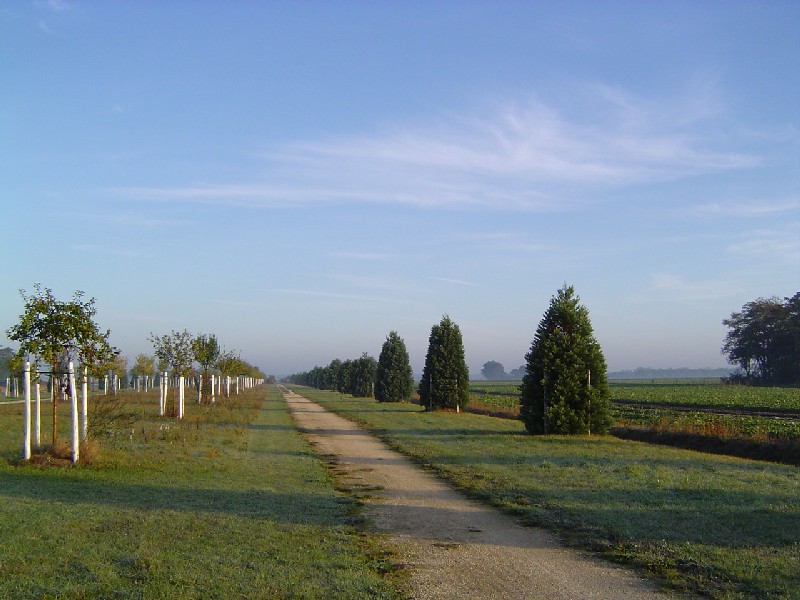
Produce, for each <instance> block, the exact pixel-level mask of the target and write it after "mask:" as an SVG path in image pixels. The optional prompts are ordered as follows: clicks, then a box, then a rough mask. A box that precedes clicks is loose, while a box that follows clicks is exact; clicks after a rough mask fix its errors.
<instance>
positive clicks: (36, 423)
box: [33, 376, 42, 450]
mask: <svg viewBox="0 0 800 600" xmlns="http://www.w3.org/2000/svg"><path fill="white" fill-rule="evenodd" d="M34 389H35V390H36V397H35V404H34V413H33V446H34V448H36V449H37V450H39V449H40V448H41V447H42V392H41V389H40V386H39V377H38V376H37V377H36V387H35V388H34Z"/></svg>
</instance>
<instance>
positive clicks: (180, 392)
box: [178, 375, 184, 419]
mask: <svg viewBox="0 0 800 600" xmlns="http://www.w3.org/2000/svg"><path fill="white" fill-rule="evenodd" d="M183 383H184V378H183V375H181V376H180V377H178V418H179V419H182V418H183Z"/></svg>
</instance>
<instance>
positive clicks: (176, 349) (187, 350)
mask: <svg viewBox="0 0 800 600" xmlns="http://www.w3.org/2000/svg"><path fill="white" fill-rule="evenodd" d="M148 339H149V340H150V342H151V343H152V344H153V349H154V350H155V355H156V358H157V359H158V360H159V368H164V369H170V370H171V371H172V374H173V375H178V376H180V375H184V376H185V375H188V374H189V372H190V370H191V368H192V362H193V361H194V351H193V349H192V342H193V341H194V337H193V336H192V334H191V333H189V332H188V331H187V330H185V329H184V330H183V331H175V330H173V331H172V333H169V334H164V335H161V336H158V335H154V334H152V333H151V334H150V337H149V338H148Z"/></svg>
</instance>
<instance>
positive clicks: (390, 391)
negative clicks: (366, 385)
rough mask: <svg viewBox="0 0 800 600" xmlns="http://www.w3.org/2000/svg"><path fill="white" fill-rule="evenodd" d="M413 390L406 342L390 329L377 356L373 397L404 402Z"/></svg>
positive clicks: (384, 400)
mask: <svg viewBox="0 0 800 600" xmlns="http://www.w3.org/2000/svg"><path fill="white" fill-rule="evenodd" d="M413 392H414V379H413V374H412V371H411V364H410V362H409V358H408V351H407V350H406V344H405V342H404V341H403V338H401V337H400V336H399V335H398V334H397V332H396V331H391V332H389V335H388V336H387V337H386V341H385V342H384V343H383V347H382V348H381V353H380V356H378V368H377V371H376V374H375V399H376V400H378V401H379V402H404V401H406V400H408V399H409V398H411V394H412V393H413Z"/></svg>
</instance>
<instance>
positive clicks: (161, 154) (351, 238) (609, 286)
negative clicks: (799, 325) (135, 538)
mask: <svg viewBox="0 0 800 600" xmlns="http://www.w3.org/2000/svg"><path fill="white" fill-rule="evenodd" d="M0 56H1V57H2V60H0V89H2V93H0V182H1V183H0V195H1V196H2V206H3V212H2V214H3V219H2V221H3V225H4V226H3V234H2V238H3V241H4V244H3V247H4V248H5V251H4V252H3V255H4V260H3V271H2V272H3V276H2V277H3V284H2V286H0V316H2V321H4V323H5V324H4V325H3V328H2V329H3V331H5V329H7V327H9V326H11V325H12V324H13V323H14V322H16V319H17V317H18V315H19V314H20V312H21V309H22V301H21V298H20V296H19V293H18V290H19V289H20V288H23V289H26V290H31V289H32V287H33V284H34V283H36V282H39V283H41V284H42V285H44V286H45V287H50V288H52V289H53V290H54V292H55V293H56V295H58V296H60V297H63V298H64V299H67V298H68V297H69V296H70V295H71V294H72V292H73V291H74V290H78V289H80V290H84V291H85V292H86V294H87V295H88V296H94V297H95V298H96V299H97V307H98V315H97V320H98V322H99V324H100V325H101V326H102V327H103V328H108V329H111V332H112V343H114V344H115V345H116V346H118V347H119V348H120V349H121V350H122V351H123V354H124V355H126V356H128V357H129V358H133V357H134V356H135V355H136V354H137V353H140V352H144V353H151V352H152V347H151V346H150V344H149V342H148V341H147V337H148V335H149V334H150V332H153V333H156V334H161V333H167V332H169V331H170V330H172V329H178V330H182V329H188V330H190V331H192V332H195V333H214V334H216V335H217V337H218V338H219V339H220V341H221V343H222V344H223V345H224V346H225V347H226V348H228V349H234V350H238V351H240V352H241V355H242V357H243V358H245V359H246V360H248V361H250V362H251V363H254V364H256V365H258V366H259V367H261V368H262V369H263V370H265V371H266V372H268V373H276V374H286V373H290V372H297V371H303V370H307V369H310V368H311V367H313V366H315V365H325V364H328V363H329V362H330V360H331V359H333V358H337V357H338V358H341V359H346V358H356V357H358V356H359V355H360V354H361V353H362V352H368V353H370V354H371V355H373V356H377V355H378V353H379V352H380V347H381V345H382V343H383V341H384V340H385V338H386V335H387V334H388V333H389V331H391V330H396V331H397V332H398V333H399V334H400V336H401V337H403V338H404V339H405V341H406V344H407V346H408V348H409V352H410V355H411V361H412V366H413V367H414V368H415V370H417V371H420V370H421V366H422V363H423V361H424V357H425V351H426V348H427V339H428V335H429V333H430V328H431V326H432V325H433V324H435V323H437V322H438V321H439V320H440V319H441V317H442V315H443V314H448V315H450V317H451V318H452V319H453V320H454V321H455V322H456V323H457V324H458V325H459V326H460V327H461V330H462V334H463V337H464V344H465V349H466V355H467V363H468V365H469V367H470V372H471V373H472V375H473V376H477V375H478V374H479V372H480V368H481V366H482V365H483V363H484V362H486V361H488V360H497V361H499V362H501V363H503V364H504V365H505V367H506V369H507V370H510V369H512V368H515V367H517V366H520V365H522V364H523V363H524V355H525V353H526V352H527V350H528V348H529V347H530V343H531V340H532V339H533V335H534V332H535V330H536V327H537V324H538V322H539V320H540V319H541V317H542V314H543V313H544V311H545V310H546V308H547V305H548V303H549V300H550V298H551V296H552V295H553V294H554V293H555V292H556V290H557V289H558V288H559V287H561V285H563V284H564V283H565V282H566V283H569V284H571V285H574V286H575V289H576V291H577V293H578V295H579V296H580V297H581V299H582V302H583V303H584V304H585V305H586V306H587V308H588V309H589V311H590V316H591V319H592V323H593V325H594V329H595V334H596V337H597V339H598V341H599V342H600V344H601V345H602V347H603V349H604V352H605V356H606V361H607V363H608V366H609V368H610V369H611V370H621V369H632V368H635V367H639V366H648V367H681V366H690V367H714V366H724V365H725V359H724V357H723V356H722V355H721V354H720V346H721V343H722V339H723V337H724V335H725V331H726V330H725V328H724V327H723V326H722V324H721V321H722V319H724V318H726V317H728V316H729V315H730V313H731V312H733V311H735V310H738V309H740V308H741V306H742V305H743V304H744V303H746V302H748V301H750V300H753V299H755V298H758V297H765V296H773V295H776V296H779V297H784V296H789V295H791V294H794V293H795V292H797V291H798V289H800V143H799V141H800V3H797V2H770V1H766V2H735V1H725V2H577V1H575V2H488V1H484V2H475V1H473V2H470V1H466V2H455V1H452V2H449V1H448V2H445V1H434V2H415V1H410V2H368V1H366V0H364V1H358V2H355V1H353V2H344V1H341V2H337V1H325V2H304V1H300V2H255V1H250V2H244V1H241V2H235V1H234V2H211V1H201V2H166V3H162V2H79V1H71V0H53V1H50V2H45V1H41V2H4V3H2V4H0ZM7 343H8V340H6V339H5V338H3V339H0V344H7Z"/></svg>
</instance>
